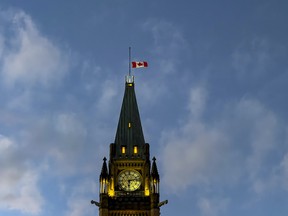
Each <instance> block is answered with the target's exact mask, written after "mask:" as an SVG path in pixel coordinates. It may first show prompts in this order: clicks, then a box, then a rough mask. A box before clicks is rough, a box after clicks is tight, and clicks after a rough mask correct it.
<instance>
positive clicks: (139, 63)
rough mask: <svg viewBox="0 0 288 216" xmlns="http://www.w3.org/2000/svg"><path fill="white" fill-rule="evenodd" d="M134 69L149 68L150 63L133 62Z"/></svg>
mask: <svg viewBox="0 0 288 216" xmlns="http://www.w3.org/2000/svg"><path fill="white" fill-rule="evenodd" d="M131 64H132V68H141V67H148V63H147V62H146V61H142V62H131Z"/></svg>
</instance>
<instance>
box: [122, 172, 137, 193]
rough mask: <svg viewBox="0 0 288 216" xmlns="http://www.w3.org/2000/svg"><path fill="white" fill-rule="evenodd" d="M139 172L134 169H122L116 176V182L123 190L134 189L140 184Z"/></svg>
mask: <svg viewBox="0 0 288 216" xmlns="http://www.w3.org/2000/svg"><path fill="white" fill-rule="evenodd" d="M141 181H142V178H141V174H140V173H139V172H137V171H136V170H124V171H122V172H121V173H120V174H119V176H118V183H119V186H120V188H121V189H123V190H125V191H135V190H137V189H138V188H139V187H140V185H141Z"/></svg>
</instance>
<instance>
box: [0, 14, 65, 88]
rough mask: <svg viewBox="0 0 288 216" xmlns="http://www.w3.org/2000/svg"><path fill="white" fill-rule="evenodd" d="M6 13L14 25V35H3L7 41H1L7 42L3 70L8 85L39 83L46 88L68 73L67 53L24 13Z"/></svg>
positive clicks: (3, 49)
mask: <svg viewBox="0 0 288 216" xmlns="http://www.w3.org/2000/svg"><path fill="white" fill-rule="evenodd" d="M5 15H6V16H5V17H6V22H8V23H9V24H10V25H12V26H13V34H11V33H10V35H9V34H4V33H3V35H0V38H3V37H4V41H5V42H6V43H4V42H3V39H2V40H0V42H1V44H2V45H4V46H3V47H4V48H2V55H3V60H2V67H1V73H2V80H4V82H5V84H6V86H9V87H11V86H14V85H16V84H23V85H24V86H26V87H28V86H34V85H36V84H38V85H41V86H46V87H47V86H50V85H51V84H55V82H56V83H57V81H58V80H60V79H61V78H62V77H63V76H64V75H65V74H66V73H67V69H68V55H67V54H64V53H63V52H62V51H61V50H60V49H59V48H58V47H57V46H55V45H54V44H53V43H52V42H51V41H50V40H49V39H48V38H46V37H45V36H43V35H41V33H40V32H39V31H38V30H37V28H36V26H35V24H34V22H33V21H32V19H31V17H29V16H28V15H27V14H25V13H24V12H22V11H17V12H14V13H12V12H11V13H5ZM2 16H4V15H3V14H2ZM4 35H5V36H4ZM7 35H9V36H7ZM6 37H7V38H6Z"/></svg>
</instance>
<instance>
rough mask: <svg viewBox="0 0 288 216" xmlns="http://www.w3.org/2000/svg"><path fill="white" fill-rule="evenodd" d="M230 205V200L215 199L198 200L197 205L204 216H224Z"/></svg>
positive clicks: (204, 198) (203, 198)
mask: <svg viewBox="0 0 288 216" xmlns="http://www.w3.org/2000/svg"><path fill="white" fill-rule="evenodd" d="M228 204H229V199H228V198H213V199H209V198H206V197H202V198H200V199H199V200H198V202H197V205H198V207H199V208H200V211H201V215H202V216H217V215H222V214H223V212H225V210H226V209H227V206H228Z"/></svg>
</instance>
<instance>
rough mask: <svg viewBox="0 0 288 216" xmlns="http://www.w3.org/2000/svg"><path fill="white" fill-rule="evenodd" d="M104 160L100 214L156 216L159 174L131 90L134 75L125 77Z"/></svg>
mask: <svg viewBox="0 0 288 216" xmlns="http://www.w3.org/2000/svg"><path fill="white" fill-rule="evenodd" d="M106 161H107V159H106V158H104V159H103V165H102V170H101V174H100V178H99V185H100V190H99V193H100V201H99V202H96V201H93V200H92V201H91V203H92V204H95V205H96V206H98V207H99V216H159V215H160V207H161V206H162V205H164V204H166V203H167V202H168V201H167V200H166V201H164V202H159V195H160V194H159V183H160V178H159V173H158V169H157V165H156V159H155V157H153V159H152V165H151V160H150V150H149V144H148V143H145V139H144V135H143V131H142V126H141V119H140V115H139V110H138V106H137V100H136V95H135V89H134V77H133V76H126V83H125V93H124V98H123V102H122V108H121V113H120V118H119V122H118V127H117V132H116V137H115V141H114V143H111V144H110V157H109V161H108V166H107V162H106Z"/></svg>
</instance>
